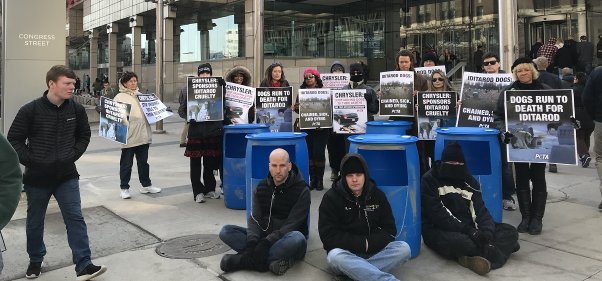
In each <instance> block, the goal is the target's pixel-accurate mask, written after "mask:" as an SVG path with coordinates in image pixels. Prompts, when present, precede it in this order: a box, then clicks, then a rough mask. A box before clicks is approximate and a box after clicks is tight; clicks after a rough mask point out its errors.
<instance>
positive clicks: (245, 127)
mask: <svg viewBox="0 0 602 281" xmlns="http://www.w3.org/2000/svg"><path fill="white" fill-rule="evenodd" d="M269 131H270V127H269V126H268V125H266V124H237V125H228V126H224V148H223V149H224V183H223V184H224V186H223V187H224V203H225V204H226V207H227V208H230V209H236V210H244V209H245V208H246V201H245V198H246V184H247V183H246V177H245V172H246V169H245V159H244V158H245V156H246V154H247V151H246V149H247V139H246V138H245V136H246V135H247V134H255V133H263V132H269Z"/></svg>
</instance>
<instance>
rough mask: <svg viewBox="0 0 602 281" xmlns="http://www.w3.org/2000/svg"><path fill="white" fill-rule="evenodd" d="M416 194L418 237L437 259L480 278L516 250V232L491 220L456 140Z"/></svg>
mask: <svg viewBox="0 0 602 281" xmlns="http://www.w3.org/2000/svg"><path fill="white" fill-rule="evenodd" d="M420 192H421V206H422V238H423V240H424V243H425V244H426V245H427V246H428V247H429V248H431V249H433V250H434V251H435V252H436V253H438V254H439V255H441V256H443V257H445V258H447V259H452V260H457V261H458V262H459V263H460V264H461V265H462V266H464V267H466V268H468V269H470V270H472V271H474V272H475V273H477V274H479V275H485V274H487V273H488V272H489V271H490V270H491V269H496V268H500V267H502V266H503V265H504V264H505V263H506V261H507V260H508V258H509V257H510V254H511V253H512V252H515V251H518V249H519V248H520V247H519V244H518V232H517V231H516V229H515V228H514V227H513V226H511V225H509V224H504V223H502V224H496V223H495V222H494V221H493V218H492V217H491V215H490V214H489V211H488V210H487V208H486V206H485V203H484V202H483V199H482V195H481V189H480V185H479V183H478V182H477V181H476V179H475V178H474V177H473V176H472V175H471V174H470V171H469V167H468V166H467V163H466V161H465V158H464V153H463V152H462V147H461V146H460V144H458V143H457V142H451V143H448V144H447V145H446V146H445V148H444V149H443V152H442V154H441V160H439V161H436V162H435V163H434V165H433V168H431V169H430V170H429V171H428V172H426V173H425V174H424V175H423V176H422V181H421V184H420Z"/></svg>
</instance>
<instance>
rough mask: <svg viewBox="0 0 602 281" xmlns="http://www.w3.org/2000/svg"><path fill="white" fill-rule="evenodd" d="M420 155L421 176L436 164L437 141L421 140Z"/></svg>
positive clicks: (419, 143)
mask: <svg viewBox="0 0 602 281" xmlns="http://www.w3.org/2000/svg"><path fill="white" fill-rule="evenodd" d="M418 147H421V148H419V151H418V155H419V157H420V176H421V177H422V175H424V173H426V172H428V170H430V169H431V163H434V162H435V141H434V140H421V141H419V142H418Z"/></svg>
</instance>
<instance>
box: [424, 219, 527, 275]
mask: <svg viewBox="0 0 602 281" xmlns="http://www.w3.org/2000/svg"><path fill="white" fill-rule="evenodd" d="M494 235H495V238H494V239H493V240H494V241H491V242H492V243H491V244H493V245H494V246H495V248H496V252H494V253H490V252H484V250H483V249H481V247H479V246H478V245H477V244H475V242H473V241H472V240H470V238H469V237H468V235H466V234H464V233H461V232H451V231H443V230H440V229H437V228H432V227H430V228H424V229H423V230H422V237H423V238H424V244H426V245H427V246H428V247H429V248H431V249H432V250H433V251H435V252H436V253H437V254H439V255H441V256H443V257H445V258H447V259H453V260H457V259H458V258H459V257H462V256H469V257H473V256H482V257H484V258H486V259H488V260H489V262H491V268H492V269H496V268H500V267H502V266H503V265H504V264H505V263H506V261H507V260H508V258H509V257H510V254H512V250H514V248H515V247H516V243H517V241H518V232H517V231H516V228H514V226H511V225H509V224H505V223H500V224H496V225H495V234H494Z"/></svg>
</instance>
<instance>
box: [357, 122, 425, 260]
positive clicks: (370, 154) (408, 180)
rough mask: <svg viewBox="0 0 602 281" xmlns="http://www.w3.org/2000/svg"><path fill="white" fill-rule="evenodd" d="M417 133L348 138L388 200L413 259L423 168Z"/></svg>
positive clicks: (417, 241)
mask: <svg viewBox="0 0 602 281" xmlns="http://www.w3.org/2000/svg"><path fill="white" fill-rule="evenodd" d="M417 140H418V139H417V138H416V137H414V136H401V135H387V134H370V135H368V134H366V135H356V136H351V137H349V142H350V145H349V152H350V153H359V154H361V155H362V156H363V157H364V159H365V160H366V163H367V164H368V172H369V173H370V177H371V178H372V179H374V181H376V186H377V187H378V188H379V189H380V190H382V191H383V192H384V193H385V194H386V195H387V199H388V200H389V204H390V205H391V209H392V210H393V216H394V217H395V225H396V227H397V235H396V238H395V240H398V241H405V242H406V243H408V244H409V245H410V249H411V250H412V258H415V257H417V256H418V254H419V253H420V241H421V240H420V235H421V229H422V228H421V225H420V224H421V219H420V213H421V212H420V167H419V164H418V149H417V148H416V141H417Z"/></svg>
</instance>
